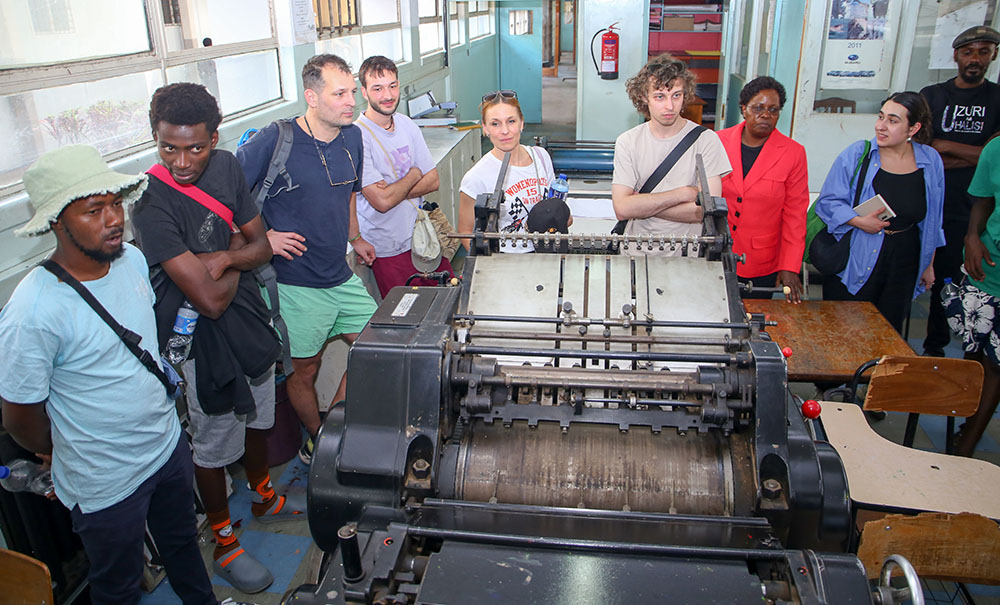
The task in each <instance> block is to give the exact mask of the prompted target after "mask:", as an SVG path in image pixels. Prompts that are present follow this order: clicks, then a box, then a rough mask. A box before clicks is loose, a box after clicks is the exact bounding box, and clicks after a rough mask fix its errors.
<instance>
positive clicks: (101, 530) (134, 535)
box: [70, 434, 218, 605]
mask: <svg viewBox="0 0 1000 605" xmlns="http://www.w3.org/2000/svg"><path fill="white" fill-rule="evenodd" d="M193 481H194V465H193V464H192V462H191V450H190V448H189V447H188V444H187V440H186V439H185V437H184V435H183V434H181V437H180V440H179V441H178V443H177V447H176V448H175V449H174V453H173V454H171V456H170V459H169V460H167V462H166V464H164V465H163V467H162V468H160V470H158V471H156V472H155V473H154V474H153V476H152V477H150V478H149V479H146V481H144V482H143V483H142V485H140V486H139V488H138V489H137V490H136V491H135V493H133V494H132V495H131V496H129V497H127V498H125V499H124V500H122V501H121V502H118V503H117V504H113V505H111V506H109V507H107V508H105V509H103V510H99V511H96V512H93V513H84V512H82V511H81V510H80V506H79V505H77V506H74V507H73V510H72V511H71V513H70V514H71V517H72V519H73V531H75V532H76V533H77V535H79V536H80V539H81V540H82V541H83V547H84V549H85V550H86V551H87V558H89V559H90V573H89V574H88V576H87V580H88V582H89V583H90V598H91V601H92V602H93V603H94V604H95V605H103V604H105V603H109V604H111V603H114V604H119V603H121V604H126V603H127V604H134V603H138V602H139V597H140V596H141V588H140V586H139V583H140V580H141V579H142V566H143V552H142V549H143V544H144V540H145V535H146V524H147V523H148V524H149V531H150V533H151V534H152V536H153V540H154V541H155V542H156V547H157V549H158V550H159V552H160V557H161V559H162V562H163V566H164V568H165V569H166V572H167V578H168V579H169V580H170V585H171V587H172V588H173V589H174V592H175V593H177V596H178V597H180V599H181V601H182V602H183V603H184V604H185V605H207V604H213V605H214V604H216V603H218V600H217V599H216V598H215V595H214V594H213V593H212V584H211V583H210V582H209V579H208V572H207V571H206V569H205V563H204V561H203V560H202V558H201V552H200V550H199V549H198V528H197V525H196V523H195V516H194V487H193Z"/></svg>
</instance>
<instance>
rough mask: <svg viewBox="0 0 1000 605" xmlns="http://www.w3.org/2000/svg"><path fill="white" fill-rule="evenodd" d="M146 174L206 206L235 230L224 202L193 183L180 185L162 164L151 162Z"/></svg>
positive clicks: (231, 214)
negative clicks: (151, 164)
mask: <svg viewBox="0 0 1000 605" xmlns="http://www.w3.org/2000/svg"><path fill="white" fill-rule="evenodd" d="M146 174H149V175H152V176H155V177H156V178H157V179H159V180H160V181H162V182H163V183H164V184H165V185H167V186H168V187H170V188H172V189H175V190H177V191H179V192H180V193H183V194H184V195H186V196H188V197H189V198H191V199H193V200H194V201H196V202H198V203H199V204H201V205H202V206H204V207H205V208H208V210H209V211H211V212H214V213H215V214H217V215H218V216H219V218H221V219H222V220H224V221H226V224H227V225H229V230H230V231H235V230H236V226H235V225H233V211H232V210H230V209H229V208H227V207H226V206H225V204H223V203H222V202H220V201H219V200H217V199H215V198H214V197H212V196H211V195H209V194H207V193H205V192H204V191H202V190H201V189H199V188H198V187H195V186H194V185H181V184H180V183H178V182H177V181H175V180H174V177H173V176H172V175H171V174H170V171H169V170H167V169H166V168H165V167H164V166H163V164H153V166H152V167H151V168H150V169H149V170H147V171H146Z"/></svg>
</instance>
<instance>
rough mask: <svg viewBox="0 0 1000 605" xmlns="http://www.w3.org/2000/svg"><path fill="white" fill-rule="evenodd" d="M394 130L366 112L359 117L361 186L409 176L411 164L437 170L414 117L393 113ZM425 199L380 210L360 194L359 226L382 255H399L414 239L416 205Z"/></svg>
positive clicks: (412, 199)
mask: <svg viewBox="0 0 1000 605" xmlns="http://www.w3.org/2000/svg"><path fill="white" fill-rule="evenodd" d="M393 121H394V123H395V129H394V130H393V131H392V132H389V131H387V130H385V129H384V128H382V127H381V126H379V125H378V124H376V123H375V122H372V121H371V120H369V119H368V118H367V117H365V116H364V115H361V117H359V118H358V121H357V124H358V125H359V126H360V127H361V137H362V139H363V140H364V144H365V161H364V162H363V165H364V170H363V171H362V175H361V186H362V187H368V186H369V185H373V184H375V183H377V182H379V181H385V182H386V184H387V185H391V184H393V183H395V182H396V181H398V180H399V179H401V178H403V177H404V176H406V173H407V172H408V171H409V170H410V168H411V167H413V166H416V167H417V169H419V170H420V171H421V172H423V173H424V174H427V173H428V172H430V171H431V170H434V168H435V164H434V158H433V157H431V152H430V150H429V149H428V148H427V143H426V142H424V136H423V135H422V134H420V127H419V126H417V125H416V124H414V123H413V120H411V119H410V118H408V117H406V116H404V115H403V114H401V113H397V114H395V115H394V116H393ZM423 200H424V198H423V197H422V196H417V197H415V198H411V199H410V200H409V201H407V200H403V201H402V202H400V203H398V204H396V205H395V206H394V207H392V208H391V209H389V211H388V212H379V211H378V210H376V209H375V208H374V207H372V205H371V204H369V203H368V200H367V199H366V198H365V194H364V193H363V192H362V193H358V225H359V226H360V227H361V235H362V236H364V238H365V240H366V241H367V242H369V243H370V244H371V245H372V246H375V255H376V256H377V257H379V258H385V257H389V256H396V255H397V254H402V253H403V252H407V251H408V250H409V249H410V240H411V239H412V238H413V224H414V223H415V222H416V221H417V206H420V204H421V203H423Z"/></svg>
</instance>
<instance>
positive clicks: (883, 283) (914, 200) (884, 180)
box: [823, 168, 927, 333]
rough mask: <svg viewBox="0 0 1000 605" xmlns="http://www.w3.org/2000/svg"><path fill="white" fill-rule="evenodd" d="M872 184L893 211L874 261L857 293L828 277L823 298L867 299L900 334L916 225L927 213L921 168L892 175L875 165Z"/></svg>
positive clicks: (916, 247)
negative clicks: (870, 270)
mask: <svg viewBox="0 0 1000 605" xmlns="http://www.w3.org/2000/svg"><path fill="white" fill-rule="evenodd" d="M872 187H873V188H874V189H875V193H878V194H880V195H881V196H882V197H883V198H885V201H886V202H887V203H888V204H889V206H890V207H891V208H892V209H893V211H895V212H896V216H895V217H893V218H892V219H890V220H889V226H888V227H886V228H885V237H883V239H882V249H881V250H879V254H878V260H877V261H875V266H874V267H873V268H872V272H871V275H869V276H868V281H866V282H865V285H863V286H861V289H860V290H858V293H857V294H853V295H852V294H851V293H850V292H848V291H847V288H846V287H845V286H844V284H843V283H842V282H841V281H840V279H839V278H838V277H836V276H832V277H828V278H826V280H825V281H824V283H823V299H824V300H865V301H869V302H871V303H873V304H874V305H875V306H876V307H877V308H878V310H879V312H880V313H882V315H883V316H884V317H885V318H886V319H887V320H889V323H890V324H892V327H894V328H896V331H897V332H900V333H902V332H903V321H904V320H905V319H906V314H907V313H906V312H907V309H909V306H910V301H911V300H912V298H913V288H914V287H915V286H916V284H917V279H918V278H919V277H920V275H919V274H920V269H921V267H920V228H919V226H918V224H919V223H920V221H922V220H924V217H925V216H926V215H927V189H926V187H925V185H924V169H923V168H917V169H916V170H915V171H913V172H909V173H906V174H895V173H892V172H886V171H885V170H883V169H881V168H879V171H878V172H877V173H875V178H873V179H872Z"/></svg>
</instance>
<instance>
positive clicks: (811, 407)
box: [802, 399, 823, 420]
mask: <svg viewBox="0 0 1000 605" xmlns="http://www.w3.org/2000/svg"><path fill="white" fill-rule="evenodd" d="M822 411H823V406H821V405H820V404H819V402H818V401H816V400H815V399H807V400H805V401H803V402H802V415H803V416H805V417H806V418H808V419H809V420H816V419H817V418H819V414H820V412H822Z"/></svg>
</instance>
